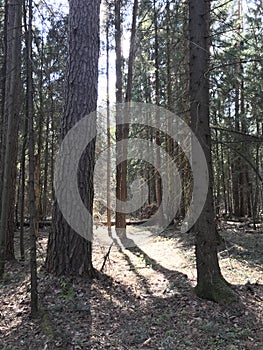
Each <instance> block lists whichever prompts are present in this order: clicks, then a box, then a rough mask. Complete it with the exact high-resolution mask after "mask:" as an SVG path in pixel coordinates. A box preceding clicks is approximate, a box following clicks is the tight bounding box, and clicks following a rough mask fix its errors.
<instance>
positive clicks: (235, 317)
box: [0, 222, 263, 350]
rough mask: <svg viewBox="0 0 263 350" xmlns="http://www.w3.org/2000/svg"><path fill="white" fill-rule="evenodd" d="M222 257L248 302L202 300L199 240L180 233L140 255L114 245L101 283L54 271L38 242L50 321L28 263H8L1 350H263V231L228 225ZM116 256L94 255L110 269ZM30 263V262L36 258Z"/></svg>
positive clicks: (98, 250)
mask: <svg viewBox="0 0 263 350" xmlns="http://www.w3.org/2000/svg"><path fill="white" fill-rule="evenodd" d="M222 228H223V229H222V230H221V231H220V233H221V235H222V236H223V237H224V239H225V243H224V245H222V247H221V249H220V252H219V257H220V265H221V269H222V272H223V275H224V276H225V277H226V279H227V280H228V281H229V282H231V284H232V285H233V289H234V290H235V291H236V293H237V294H238V296H239V302H238V303H237V304H232V305H229V306H222V305H218V304H215V303H213V302H210V301H205V300H202V299H199V298H198V297H197V296H196V295H195V294H194V292H193V286H194V285H195V283H196V270H195V257H194V238H193V237H192V236H191V234H187V233H185V234H181V233H179V232H178V231H176V229H175V228H174V227H170V228H169V229H167V230H166V231H165V232H163V233H162V234H161V235H160V236H159V237H156V238H155V239H154V240H153V241H151V242H149V243H148V244H145V245H142V246H140V247H136V248H133V249H122V250H121V249H120V248H119V247H116V246H113V247H112V249H111V252H110V255H109V259H108V260H107V262H106V266H105V269H104V271H103V274H100V277H99V278H98V279H94V280H93V281H92V282H90V281H88V280H84V279H80V278H79V279H74V280H71V279H68V278H57V277H54V276H52V275H49V274H47V273H46V272H45V270H44V269H43V267H41V265H43V264H44V260H45V249H46V243H47V236H48V235H47V232H44V231H41V232H40V234H39V239H38V257H39V281H38V282H39V301H40V315H39V317H38V318H37V319H31V318H30V277H29V265H28V263H25V264H22V263H20V262H12V263H8V264H7V273H6V275H5V279H4V281H2V282H1V283H0V293H1V300H0V349H5V350H20V349H21V350H24V349H25V350H50V349H51V350H52V349H62V350H67V349H94V350H97V349H98V350H99V349H112V350H119V349H120V350H121V349H130V350H138V349H145V350H147V349H156V350H162V349H163V350H169V349H173V350H184V349H191V350H204V349H208V350H220V349H222V350H223V349H224V350H245V349H248V350H250V349H253V350H254V349H255V350H263V254H262V252H263V232H262V227H261V228H260V227H259V228H258V229H257V230H256V231H254V230H253V229H251V228H249V229H247V228H246V227H245V226H244V225H242V224H238V223H236V222H224V224H223V227H222ZM107 251H108V248H105V247H104V248H103V247H100V246H99V245H95V246H94V265H95V267H96V268H97V269H98V270H100V268H101V266H102V264H103V261H104V256H105V254H106V253H107ZM28 254H29V253H28Z"/></svg>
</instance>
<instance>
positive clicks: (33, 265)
mask: <svg viewBox="0 0 263 350" xmlns="http://www.w3.org/2000/svg"><path fill="white" fill-rule="evenodd" d="M32 6H33V5H32V0H29V3H28V28H27V32H26V52H27V57H26V64H27V98H26V103H27V106H26V109H27V116H26V117H27V119H28V155H29V217H30V275H31V291H30V292H31V293H30V294H31V302H30V305H31V317H33V318H34V317H36V316H37V313H38V291H37V256H36V231H35V224H36V215H37V213H36V197H35V186H34V182H35V178H34V170H35V169H34V162H35V159H34V158H35V157H34V102H33V64H32V62H33V57H32V39H33V37H32V20H33V8H32ZM26 26H27V25H26V22H25V27H26Z"/></svg>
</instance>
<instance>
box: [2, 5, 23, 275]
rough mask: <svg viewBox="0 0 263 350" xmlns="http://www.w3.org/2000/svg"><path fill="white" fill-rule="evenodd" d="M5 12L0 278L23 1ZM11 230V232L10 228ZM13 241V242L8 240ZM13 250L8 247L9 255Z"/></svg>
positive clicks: (11, 196) (10, 191)
mask: <svg viewBox="0 0 263 350" xmlns="http://www.w3.org/2000/svg"><path fill="white" fill-rule="evenodd" d="M6 10H7V16H6V20H7V24H6V26H7V30H6V35H7V38H6V62H5V68H6V70H5V74H6V79H5V94H4V96H5V101H4V119H5V120H6V121H7V131H6V138H5V145H4V143H3V144H2V147H5V151H4V152H3V153H2V154H4V158H3V159H4V162H3V166H4V172H3V174H4V176H3V185H2V188H1V189H0V190H1V193H2V198H1V205H2V208H1V222H0V278H1V277H2V275H3V273H4V266H5V258H6V247H7V242H9V244H10V241H9V238H10V237H9V236H8V234H9V233H10V232H9V228H10V227H9V226H10V222H13V219H12V218H10V212H12V213H13V214H14V209H12V208H13V207H14V200H15V180H16V179H15V176H16V171H15V169H16V156H15V154H14V152H15V153H17V151H16V150H17V132H18V124H19V100H20V98H19V96H20V93H19V91H21V90H20V86H21V85H20V84H19V81H20V69H21V64H20V58H21V40H20V32H21V19H22V1H20V0H19V1H16V0H10V1H9V2H8V5H7V7H6ZM13 229H14V228H13ZM11 241H12V239H11ZM10 249H11V252H12V250H13V248H12V247H11V248H10V247H9V252H10Z"/></svg>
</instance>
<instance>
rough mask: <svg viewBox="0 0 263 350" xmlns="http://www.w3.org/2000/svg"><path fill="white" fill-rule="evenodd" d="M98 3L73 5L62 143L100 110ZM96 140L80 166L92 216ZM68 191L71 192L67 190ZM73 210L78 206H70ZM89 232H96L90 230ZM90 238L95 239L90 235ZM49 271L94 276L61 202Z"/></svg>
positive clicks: (81, 0) (86, 248) (87, 250)
mask: <svg viewBox="0 0 263 350" xmlns="http://www.w3.org/2000/svg"><path fill="white" fill-rule="evenodd" d="M99 9H100V2H99V1H98V0H70V1H69V33H68V35H69V39H68V40H69V43H68V62H67V73H66V87H65V108H64V113H63V117H62V124H61V139H63V138H64V137H65V135H66V134H67V132H68V131H69V130H70V129H71V128H72V127H73V125H74V124H76V123H77V122H78V121H79V120H81V119H82V118H84V117H86V116H87V115H88V114H89V113H91V112H94V111H95V110H96V106H97V88H98V58H99ZM94 159H95V140H94V141H93V142H90V144H89V145H88V147H87V148H86V151H85V152H84V154H83V156H82V157H81V160H80V164H79V174H78V180H79V182H78V183H79V188H80V189H81V192H80V195H81V197H82V200H83V202H84V204H85V205H86V207H87V209H88V210H89V212H90V213H92V207H93V192H94V191H93V171H94ZM66 190H67V189H66ZM67 205H69V208H72V205H74V203H67ZM88 229H91V230H92V225H91V228H90V227H89V228H88ZM89 235H92V233H91V232H89ZM46 267H47V270H48V271H49V272H52V273H55V274H58V275H61V274H74V275H87V276H89V277H93V276H94V269H93V266H92V243H91V242H89V241H86V240H85V239H84V238H83V237H81V236H80V235H78V234H77V233H76V232H75V231H74V230H73V229H72V228H71V227H70V226H69V225H68V223H67V222H66V221H65V219H64V218H63V216H62V213H61V211H60V209H59V207H58V204H57V202H55V205H54V211H53V227H52V230H51V233H50V236H49V242H48V251H47V259H46Z"/></svg>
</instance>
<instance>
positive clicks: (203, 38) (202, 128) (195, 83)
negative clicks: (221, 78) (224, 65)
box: [189, 0, 235, 303]
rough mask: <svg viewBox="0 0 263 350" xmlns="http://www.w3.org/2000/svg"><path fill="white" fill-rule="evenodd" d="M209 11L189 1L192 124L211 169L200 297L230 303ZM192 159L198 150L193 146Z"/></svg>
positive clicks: (199, 257)
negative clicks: (221, 254)
mask: <svg viewBox="0 0 263 350" xmlns="http://www.w3.org/2000/svg"><path fill="white" fill-rule="evenodd" d="M209 13H210V4H209V1H207V0H200V1H198V2H196V1H195V0H190V1H189V40H190V101H191V108H190V111H191V126H192V129H193V132H194V133H195V135H196V137H197V139H198V140H199V142H200V144H201V145H202V147H203V151H204V153H205V156H206V161H207V165H208V169H209V188H208V194H207V199H206V203H205V205H204V208H203V211H202V213H201V215H200V217H199V219H198V220H197V222H196V224H195V226H194V230H195V233H196V264H197V286H196V288H195V291H196V293H197V295H198V296H199V297H201V298H205V299H209V300H213V301H216V302H219V303H229V302H232V301H233V300H234V299H235V294H234V293H233V291H232V289H231V288H230V287H229V285H228V283H227V282H226V281H225V279H224V278H223V276H222V274H221V271H220V267H219V263H218V256H217V232H216V226H215V213H214V207H213V189H212V188H213V187H212V159H211V158H212V157H211V137H210V127H209V81H208V77H207V72H208V69H209V34H210V33H209ZM192 152H193V154H192V157H193V162H194V161H195V157H198V154H195V149H193V150H192Z"/></svg>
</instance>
